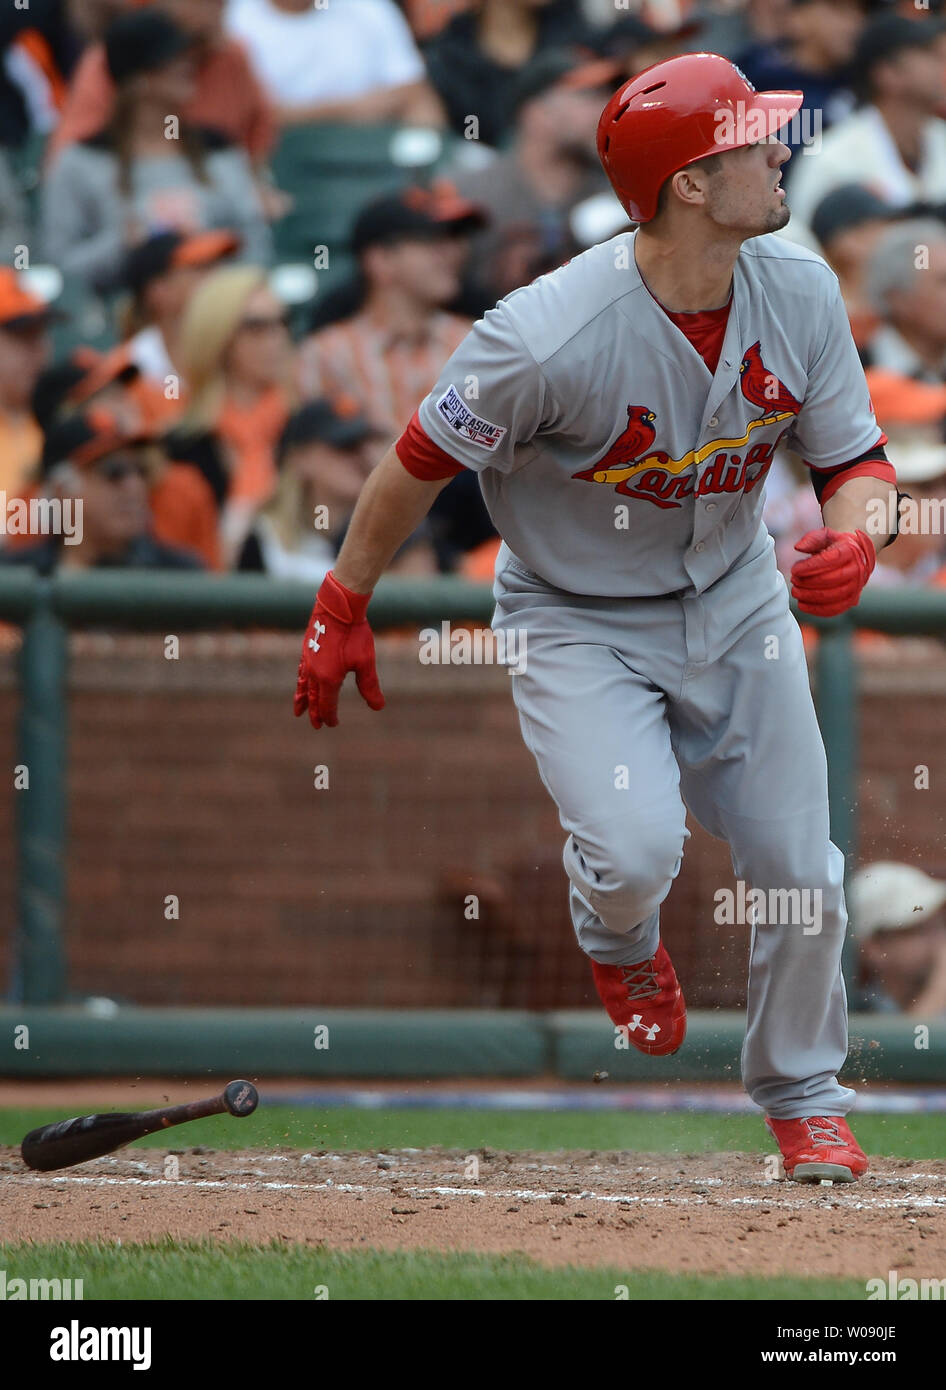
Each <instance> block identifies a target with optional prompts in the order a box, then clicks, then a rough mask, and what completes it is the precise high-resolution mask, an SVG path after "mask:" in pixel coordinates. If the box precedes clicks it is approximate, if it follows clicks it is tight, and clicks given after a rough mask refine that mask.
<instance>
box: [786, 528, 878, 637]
mask: <svg viewBox="0 0 946 1390" xmlns="http://www.w3.org/2000/svg"><path fill="white" fill-rule="evenodd" d="M795 549H796V550H800V551H801V552H802V553H803V554H804V555H807V556H809V558H808V559H807V560H796V562H795V564H794V565H792V598H794V599H797V600H798V606H799V608H800V609H802V611H803V612H805V613H812V614H814V616H815V617H817V618H836V617H837V615H838V614H839V613H844V612H846V610H847V609H848V608H853V607H854V605H855V604H856V603H857V602H858V600H859V599H860V596H861V590H862V589H863V587H864V585H865V584H866V583H867V581H868V579H869V578H870V576H871V573H872V571H873V568H874V565H875V564H876V563H877V552H876V551H875V550H874V546H873V542H872V541H871V539H870V537H869V536H868V535H867V532H866V531H853V532H852V531H832V530H831V528H830V527H829V526H822V528H821V530H820V531H809V532H808V534H807V536H802V538H801V540H800V541H799V542H798V544H797V545H796V546H795Z"/></svg>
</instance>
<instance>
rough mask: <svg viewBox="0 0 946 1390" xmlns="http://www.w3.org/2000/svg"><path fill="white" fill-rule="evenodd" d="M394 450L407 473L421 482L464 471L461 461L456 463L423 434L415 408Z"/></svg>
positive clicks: (454, 475) (433, 480) (449, 476)
mask: <svg viewBox="0 0 946 1390" xmlns="http://www.w3.org/2000/svg"><path fill="white" fill-rule="evenodd" d="M394 450H395V453H396V454H397V456H398V458H399V459H400V460H401V462H402V463H403V465H404V467H405V468H406V469H407V471H408V473H410V474H411V475H412V476H413V477H415V478H420V480H421V482H425V483H433V482H436V481H437V480H438V479H440V478H454V477H456V475H457V474H458V473H462V472H463V471H464V465H463V464H462V463H457V461H456V459H455V458H451V457H450V455H449V454H448V453H447V452H446V450H444V449H441V447H440V445H439V444H435V443H434V441H433V440H432V439H431V438H430V436H429V435H428V434H425V432H424V430H423V428H422V426H421V423H420V421H419V419H418V418H417V411H416V410H415V411H414V414H413V415H412V416H411V419H410V423H409V425H408V426H407V429H406V430H405V431H404V433H403V434H402V435H401V437H400V439H399V440H397V442H396V443H395V445H394Z"/></svg>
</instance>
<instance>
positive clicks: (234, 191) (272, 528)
mask: <svg viewBox="0 0 946 1390" xmlns="http://www.w3.org/2000/svg"><path fill="white" fill-rule="evenodd" d="M939 8H940V7H939V6H938V5H937V3H936V0H930V3H929V4H928V5H923V6H921V5H918V4H914V3H912V0H910V2H909V3H896V2H895V0H892V2H890V3H883V0H709V2H708V3H706V4H699V3H691V0H649V3H638V0H628V3H618V0H402V2H401V3H395V0H150V3H148V4H142V3H138V2H137V0H30V3H29V5H28V6H24V7H22V8H20V7H19V6H14V5H13V4H9V5H7V6H5V7H4V10H3V14H2V16H0V48H2V50H3V62H2V64H0V492H2V494H3V496H4V498H5V500H6V502H7V508H8V512H9V508H10V502H11V499H23V500H24V501H26V502H29V501H30V500H34V499H40V498H47V499H50V498H51V499H56V498H58V499H61V500H62V501H63V502H66V501H67V500H71V501H73V502H74V501H76V500H79V499H81V501H82V507H83V529H82V538H81V541H79V542H78V543H76V544H69V545H66V544H64V543H63V542H62V539H61V538H59V537H55V536H37V535H35V534H30V533H29V532H28V531H26V532H25V533H23V534H20V533H19V531H18V530H17V527H16V525H15V524H13V521H12V519H11V517H10V516H9V515H8V516H7V524H6V527H5V534H3V535H0V562H2V563H8V564H30V565H34V566H36V567H38V568H40V569H42V570H43V571H45V572H48V571H49V570H51V569H53V568H56V567H59V566H69V567H73V568H86V567H89V566H99V565H136V566H164V567H190V568H193V569H198V568H204V569H208V570H218V571H219V570H235V569H238V570H257V571H263V572H265V573H269V574H272V575H275V576H279V577H284V578H293V577H294V578H299V579H306V580H308V581H311V582H312V584H313V585H315V584H317V583H318V582H319V581H320V579H321V578H322V577H323V576H324V574H325V573H326V571H327V570H328V569H329V567H330V566H331V564H332V562H333V559H334V556H335V555H336V554H337V551H338V548H339V546H340V544H341V542H342V539H343V537H344V534H345V530H346V527H347V524H348V521H349V519H350V516H351V512H352V510H353V507H354V504H355V501H356V499H357V497H358V493H359V490H360V488H361V486H362V483H363V482H364V479H365V477H366V476H367V474H368V472H370V470H371V468H372V467H373V466H374V464H375V463H376V462H377V460H378V459H379V458H380V457H381V455H382V454H383V453H384V451H385V450H386V449H387V447H388V446H389V445H390V443H391V442H392V441H393V439H394V438H396V437H397V435H399V434H400V432H401V431H402V430H403V429H404V427H405V426H406V425H407V423H408V421H409V419H410V417H411V415H412V413H413V411H414V409H415V407H416V406H417V405H418V404H419V402H420V401H421V399H422V398H423V397H424V396H425V395H426V393H427V391H428V390H429V389H430V388H431V386H432V385H433V383H434V381H435V380H436V378H437V376H438V375H439V371H440V368H441V366H442V364H443V362H444V361H445V359H446V358H447V357H448V356H449V355H450V353H451V352H452V351H453V349H454V348H455V347H456V346H457V345H458V343H459V342H460V340H461V339H462V338H463V337H464V335H465V334H466V332H467V331H468V329H469V327H470V325H471V323H472V322H473V320H474V319H475V318H477V317H478V316H479V315H481V314H482V313H483V312H485V310H486V309H488V308H489V307H490V306H491V305H492V304H493V303H494V302H495V301H496V300H497V299H498V298H500V297H502V296H503V295H506V294H508V293H510V292H511V291H512V290H514V289H516V288H517V287H519V286H522V285H524V284H527V283H529V281H531V280H532V279H534V278H535V277H536V276H537V275H540V274H542V273H544V272H546V271H548V270H550V269H553V268H554V267H555V266H557V265H559V264H561V263H562V262H563V261H566V260H568V259H569V258H570V257H572V256H574V255H576V254H578V253H580V252H581V251H582V250H583V249H585V248H586V247H588V246H590V245H592V244H593V243H595V242H598V241H601V240H605V239H607V238H609V237H611V236H613V235H615V234H616V233H618V232H620V231H623V230H626V229H627V227H628V225H629V224H628V222H627V219H626V215H625V214H624V212H623V211H622V209H621V208H620V207H619V205H618V204H617V202H616V200H615V199H614V197H613V195H612V193H611V191H610V188H609V185H608V184H607V181H606V179H605V176H604V174H603V171H602V170H601V168H600V165H599V163H598V160H597V156H596V152H595V128H596V123H597V119H598V115H599V114H600V111H601V108H602V107H603V105H604V103H605V101H606V99H607V97H608V95H609V94H610V93H611V92H612V91H613V90H614V88H615V87H616V86H617V85H618V84H619V83H620V82H621V81H622V80H624V79H625V78H627V77H630V76H633V75H634V74H636V73H637V72H639V71H641V70H642V69H643V68H645V67H647V66H649V65H650V64H652V63H654V62H657V61H659V60H661V59H663V58H666V57H670V56H673V55H675V54H677V53H682V52H688V51H694V50H700V49H710V50H712V51H716V52H721V53H724V54H726V56H728V57H730V58H732V59H733V60H734V61H736V62H737V63H738V64H739V65H740V67H741V68H742V69H743V70H744V71H745V73H746V74H747V76H748V77H749V79H750V80H751V81H752V82H753V83H754V84H755V85H756V86H757V87H760V88H761V87H766V88H775V89H781V88H792V89H794V88H801V89H802V90H803V91H804V92H805V104H804V107H803V109H802V112H801V116H800V119H799V120H798V121H797V122H796V123H795V125H793V127H792V130H791V132H790V143H791V144H792V145H793V158H792V160H791V161H790V164H789V166H788V169H787V174H786V176H785V184H786V187H787V192H788V200H789V203H790V205H791V207H792V210H793V216H792V220H791V222H790V224H789V226H788V228H787V229H786V231H785V233H784V234H785V235H787V236H789V237H790V238H793V239H795V240H797V241H800V242H802V243H803V244H805V245H806V246H809V247H811V248H812V249H815V250H817V251H818V252H819V253H820V254H821V255H823V256H825V257H826V258H827V260H828V261H829V262H830V264H831V265H832V266H833V268H834V269H835V271H836V272H837V274H838V276H839V279H840V282H841V286H842V290H843V293H844V297H845V301H846V303H847V305H848V309H849V312H850V318H851V324H852V329H853V332H854V336H855V340H856V342H857V345H858V348H859V350H860V352H861V354H862V358H863V361H864V364H865V368H866V369H867V372H868V377H869V380H870V385H871V391H872V396H873V400H874V404H875V407H876V410H877V415H878V419H879V420H880V422H881V424H882V426H883V428H884V429H885V430H886V432H887V434H888V437H889V440H890V446H889V450H888V452H889V454H890V457H891V459H892V460H893V461H894V463H895V464H896V465H897V468H898V473H899V476H900V479H901V486H902V487H903V488H904V489H905V490H906V491H908V492H910V493H911V495H912V496H913V497H914V498H916V499H921V498H929V499H936V498H938V497H939V496H940V495H941V494H943V493H946V432H944V426H946V220H944V219H946V20H941V19H940V18H939V14H938V10H939ZM796 127H797V128H796ZM333 153H334V165H333V163H332V156H333ZM319 171H325V172H324V173H321V172H319ZM323 177H324V179H325V184H324V188H323V186H322V184H321V183H320V180H321V179H322V178H323ZM333 180H334V181H333ZM344 180H347V182H344ZM343 187H344V188H346V189H350V188H351V187H354V188H355V190H356V195H357V196H356V197H355V198H354V200H352V199H351V198H350V197H349V203H350V204H351V205H350V206H349V204H348V203H345V205H344V207H343V206H342V203H341V202H340V201H339V199H340V198H341V194H340V193H339V194H336V189H342V188H343ZM320 190H321V191H322V193H324V198H323V201H322V203H319V202H318V197H319V194H320ZM346 196H348V195H346ZM313 199H314V200H315V201H314V202H313ZM310 207H318V208H321V209H322V211H321V212H318V213H314V214H313V217H314V218H315V221H314V222H313V225H311V226H307V225H306V223H305V219H306V216H307V212H306V210H307V209H308V208H310ZM323 214H324V217H325V219H326V223H325V227H327V226H328V223H329V222H332V221H333V219H337V218H338V217H339V216H341V215H342V214H344V220H343V225H342V230H341V231H340V232H338V233H337V234H336V232H334V231H332V232H331V234H329V232H327V231H326V230H325V227H323V225H322V222H321V221H320V218H321V217H322V216H323ZM293 219H295V223H294V222H293ZM300 219H301V221H302V224H303V227H304V231H305V237H306V238H307V241H306V243H305V244H306V247H307V255H303V254H302V253H301V252H300V251H299V250H298V248H295V249H294V248H293V246H292V245H291V238H290V237H289V235H288V229H290V228H291V227H292V226H293V225H298V224H299V221H300ZM918 248H922V255H921V254H920V253H919V251H918ZM804 472H805V470H804V464H803V463H802V461H800V460H798V459H795V458H793V457H792V456H791V455H789V454H787V453H786V454H784V455H782V456H781V457H780V458H779V459H778V462H777V466H776V467H775V468H774V469H773V471H772V473H771V475H770V481H769V483H768V485H767V490H768V493H769V501H768V513H767V519H768V522H769V525H770V528H771V530H772V531H773V534H775V536H776V540H777V546H778V554H779V556H780V563H781V564H783V566H785V567H786V568H787V567H789V566H790V565H791V563H792V561H793V559H794V558H795V556H794V555H793V553H792V546H793V544H794V540H795V539H796V538H797V537H798V536H800V535H802V534H803V533H804V532H805V531H808V530H810V529H813V528H814V527H817V526H818V525H820V524H821V523H820V518H819V514H818V508H817V503H816V501H815V497H814V493H813V491H812V490H811V488H810V486H808V484H807V482H806V480H805V477H804ZM942 529H943V530H946V527H943V528H942ZM496 544H497V541H496V537H495V534H494V532H493V528H492V526H491V524H490V520H489V517H488V515H487V514H486V511H485V508H484V507H483V504H482V500H481V497H480V493H479V488H478V485H477V483H476V479H475V477H474V476H473V475H472V474H469V473H463V474H460V475H459V476H458V477H457V478H456V479H455V480H453V481H452V482H451V483H450V485H449V486H448V487H447V488H446V489H445V490H444V491H443V492H442V493H441V494H440V497H439V498H438V501H437V503H436V505H435V508H434V510H433V512H432V513H431V515H430V517H429V518H428V520H427V521H426V522H425V523H424V525H423V526H422V527H421V528H420V529H419V530H418V531H417V532H416V533H415V534H414V535H413V536H411V537H410V539H409V541H408V542H407V543H406V544H405V545H404V546H403V547H402V549H401V551H400V552H399V553H398V554H397V555H396V556H395V558H394V560H393V562H392V569H393V570H396V571H398V572H401V573H410V574H413V575H425V574H427V575H430V574H436V573H460V574H463V575H466V576H468V577H470V578H474V579H481V580H482V579H486V578H488V577H489V575H490V574H491V570H492V561H493V556H494V553H495V547H496ZM872 582H873V583H875V584H883V583H886V584H896V583H913V584H916V583H921V584H943V583H946V535H944V534H942V530H941V531H940V532H939V533H935V534H934V533H931V532H929V531H927V532H926V533H921V534H915V535H914V534H909V535H904V536H903V537H902V538H901V540H900V541H899V542H898V544H897V545H896V546H895V547H891V548H890V549H889V550H886V551H884V552H883V554H882V555H881V557H880V562H879V563H878V566H877V570H876V572H875V576H874V578H873V579H872Z"/></svg>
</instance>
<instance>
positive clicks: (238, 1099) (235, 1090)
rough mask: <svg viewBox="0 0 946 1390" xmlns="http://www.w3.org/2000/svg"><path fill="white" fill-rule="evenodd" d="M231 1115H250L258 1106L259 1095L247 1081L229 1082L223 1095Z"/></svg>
mask: <svg viewBox="0 0 946 1390" xmlns="http://www.w3.org/2000/svg"><path fill="white" fill-rule="evenodd" d="M223 1098H224V1101H225V1102H226V1106H227V1109H228V1110H229V1111H230V1114H231V1115H238V1116H241V1117H242V1116H243V1115H252V1113H253V1111H254V1110H255V1109H256V1107H257V1106H258V1105H259V1093H258V1092H257V1090H256V1087H255V1086H254V1085H252V1083H251V1082H249V1081H231V1082H230V1084H229V1086H228V1087H227V1088H226V1090H225V1091H224V1093H223Z"/></svg>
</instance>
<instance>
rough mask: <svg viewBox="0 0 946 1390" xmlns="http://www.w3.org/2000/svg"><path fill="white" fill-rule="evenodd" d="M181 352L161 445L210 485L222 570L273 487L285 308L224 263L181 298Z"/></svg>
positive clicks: (262, 285)
mask: <svg viewBox="0 0 946 1390" xmlns="http://www.w3.org/2000/svg"><path fill="white" fill-rule="evenodd" d="M178 356H179V360H180V363H181V367H182V370H183V372H184V375H185V377H186V379H187V383H188V387H189V395H188V404H187V409H186V411H185V413H184V416H183V418H182V420H181V423H180V425H179V427H177V428H176V429H175V430H174V431H173V432H172V434H171V435H169V436H168V439H167V441H166V447H167V451H168V453H169V454H170V456H171V457H172V458H174V459H175V460H176V461H178V462H190V463H194V464H196V465H197V467H199V468H200V469H201V471H202V472H203V474H204V476H205V478H206V479H207V481H208V482H209V483H210V486H211V488H212V489H213V492H214V496H215V498H216V502H217V507H218V509H219V538H220V549H221V557H222V563H223V566H224V568H229V567H231V566H232V565H233V564H235V562H236V560H237V557H238V556H239V553H240V550H241V549H242V547H243V544H244V542H245V540H246V537H247V535H248V534H249V532H250V530H251V528H252V525H253V521H254V518H255V516H256V513H257V512H258V511H259V509H260V508H261V507H262V506H264V505H265V503H266V502H268V501H269V499H270V497H271V496H272V494H273V491H274V489H275V486H276V478H277V470H276V462H275V453H276V447H277V445H278V443H279V439H280V436H281V434H282V431H283V429H284V428H285V425H286V421H287V420H288V418H289V413H290V410H291V408H292V394H291V384H290V383H291V381H292V377H293V368H294V362H293V357H294V353H293V344H292V339H291V337H290V334H289V322H288V314H287V311H286V308H285V306H284V305H283V304H282V302H281V301H280V300H279V299H277V297H276V296H275V294H274V293H273V292H272V290H271V289H270V288H269V285H268V283H267V279H266V274H265V272H264V271H262V270H260V269H259V268H257V267H254V266H224V267H221V268H220V269H218V270H215V271H212V272H211V273H210V274H209V275H207V276H206V277H205V278H204V280H203V281H202V282H201V284H200V285H199V286H198V288H197V289H196V290H195V292H194V294H193V295H192V296H191V299H190V300H189V302H188V305H187V309H186V311H185V314H184V318H183V320H182V322H181V330H180V334H179V335H178Z"/></svg>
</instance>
